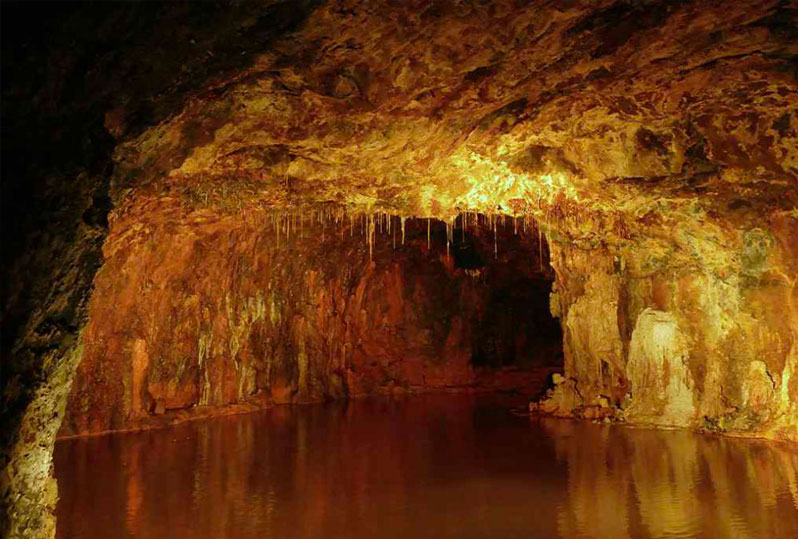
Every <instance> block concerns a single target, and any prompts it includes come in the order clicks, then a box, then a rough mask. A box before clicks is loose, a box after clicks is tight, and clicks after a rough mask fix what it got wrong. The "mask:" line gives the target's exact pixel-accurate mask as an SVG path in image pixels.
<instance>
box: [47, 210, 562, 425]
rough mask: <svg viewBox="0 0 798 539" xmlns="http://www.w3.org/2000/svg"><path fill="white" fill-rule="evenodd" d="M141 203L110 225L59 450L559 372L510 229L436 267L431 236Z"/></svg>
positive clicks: (547, 274) (436, 241)
mask: <svg viewBox="0 0 798 539" xmlns="http://www.w3.org/2000/svg"><path fill="white" fill-rule="evenodd" d="M153 204H155V203H152V202H151V203H145V204H143V207H140V208H131V209H130V210H129V211H128V212H127V213H126V214H125V216H124V217H122V218H120V220H118V221H114V223H113V226H112V230H111V234H110V236H109V238H108V240H107V241H106V245H105V259H106V262H105V264H104V266H103V268H102V269H101V270H100V272H99V273H98V274H97V278H96V281H95V292H94V294H93V296H92V301H91V303H90V305H89V323H88V326H87V328H86V334H85V339H84V350H85V351H84V353H83V360H82V362H81V364H80V366H79V367H78V371H77V376H76V379H75V383H74V386H73V392H72V396H71V399H70V401H69V406H68V408H67V414H66V418H65V421H64V425H63V427H62V433H63V434H76V433H91V432H102V431H106V430H115V429H128V428H136V427H142V426H148V425H157V424H162V423H163V422H164V421H171V420H177V419H181V418H185V417H190V416H192V415H198V414H199V415H207V414H209V413H214V412H213V410H216V413H225V410H224V409H223V408H227V409H230V410H232V411H235V410H240V409H242V408H241V407H240V406H236V405H245V408H243V409H252V408H257V407H264V406H268V405H271V404H285V403H297V402H300V403H301V402H313V401H319V400H326V399H334V398H345V397H350V396H359V395H366V394H373V393H392V392H396V391H426V390H430V389H439V390H451V389H467V390H480V389H482V390H485V389H504V390H509V389H523V390H527V391H529V390H532V391H537V390H538V388H539V387H540V385H541V383H542V381H543V378H544V377H545V375H546V374H547V373H548V372H549V370H550V369H551V368H556V367H557V365H558V363H559V362H561V361H562V359H561V357H560V353H559V352H560V342H559V340H560V337H559V328H558V327H557V323H556V322H555V321H554V320H553V319H552V318H551V316H550V315H549V313H548V311H547V303H546V299H547V295H548V291H549V289H550V286H551V279H552V277H553V275H552V274H551V270H550V268H549V267H548V266H547V265H546V266H543V265H542V264H540V263H538V262H537V258H538V256H539V253H540V252H541V247H540V246H539V245H538V239H539V237H538V235H537V233H536V232H535V231H533V230H532V229H531V228H529V229H528V230H527V231H526V232H525V231H524V226H523V224H522V225H520V230H519V225H518V224H517V223H513V222H512V221H510V220H504V222H503V223H501V224H499V225H498V226H497V227H496V231H495V237H494V232H492V231H491V229H490V228H489V224H486V223H484V222H483V223H482V224H478V223H477V222H476V221H477V219H478V217H477V216H475V215H474V216H467V219H470V220H471V223H470V226H469V227H467V229H466V230H465V231H464V230H463V229H462V226H463V218H461V219H459V220H458V221H457V225H456V228H453V229H452V230H451V236H452V238H451V239H452V244H451V245H450V246H449V250H450V254H448V255H447V248H446V241H447V235H446V228H447V226H448V225H447V224H446V223H443V222H441V221H429V222H428V220H426V219H424V220H421V219H414V220H408V221H406V222H404V223H403V222H402V220H401V219H399V218H396V217H389V216H386V215H382V214H380V215H377V216H376V217H374V216H372V215H360V216H356V217H354V216H350V215H347V214H344V213H342V212H337V213H331V212H323V213H316V214H314V213H311V214H310V215H304V214H295V215H273V214H267V213H250V214H247V215H246V217H244V218H239V217H227V218H223V219H216V218H214V217H213V215H212V214H209V212H207V211H200V212H189V213H186V214H181V213H180V210H179V208H175V207H174V206H170V205H169V203H168V202H163V201H159V202H158V204H160V205H161V207H160V208H159V209H158V210H156V209H155V208H154V207H153ZM479 219H480V220H484V218H479ZM389 225H390V226H391V229H390V231H389V230H388V227H389ZM428 226H429V227H430V231H431V234H430V243H429V247H428V243H427V228H428ZM369 238H371V241H370V242H369ZM494 241H495V242H496V244H495V247H496V248H497V251H496V253H495V254H494ZM498 247H500V248H501V250H500V251H499V250H498ZM120 276H122V278H120ZM231 405H232V406H231ZM164 413H166V416H167V417H165V418H161V417H159V416H162V415H163V414H164Z"/></svg>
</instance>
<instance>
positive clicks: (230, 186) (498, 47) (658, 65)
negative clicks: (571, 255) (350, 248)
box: [106, 1, 798, 219]
mask: <svg viewBox="0 0 798 539" xmlns="http://www.w3.org/2000/svg"><path fill="white" fill-rule="evenodd" d="M259 21H261V23H262V20H261V19H258V13H257V12H256V13H254V14H253V15H251V16H250V17H249V18H244V19H243V20H241V21H240V24H241V25H242V27H247V26H248V25H249V26H252V25H255V24H259ZM795 21H796V9H795V6H794V5H790V3H785V2H778V1H771V2H767V1H765V2H763V1H740V2H646V1H616V2H611V1H603V2H595V1H569V2H540V1H531V2H519V1H505V2H426V1H417V2H329V3H324V4H322V5H319V6H317V7H316V8H315V9H314V10H313V11H312V12H311V13H310V14H309V15H308V16H307V18H306V19H305V20H303V21H302V22H301V23H299V24H297V27H296V29H295V30H293V31H290V32H288V33H285V34H283V35H281V36H279V37H277V38H275V39H272V40H270V41H269V42H268V44H267V45H266V46H265V47H263V49H262V50H258V51H256V52H252V51H247V54H251V55H252V61H251V63H250V64H249V65H247V66H246V67H242V68H240V69H237V70H235V71H233V72H232V73H231V72H229V71H228V72H226V73H224V74H221V75H220V76H216V77H214V76H212V77H210V78H209V80H207V81H206V82H205V83H204V84H203V86H202V87H201V88H198V89H196V90H195V91H193V92H191V93H190V95H189V98H188V99H187V100H185V101H184V102H183V106H182V108H180V109H178V110H174V111H172V114H171V115H170V116H169V117H168V118H166V119H165V120H164V121H163V122H162V123H160V124H158V125H156V126H153V127H152V128H150V129H148V130H146V131H144V132H143V133H141V134H140V135H139V136H136V137H130V136H126V111H125V107H124V104H120V105H119V106H117V107H115V108H112V109H111V110H109V111H108V113H107V114H106V127H107V128H108V129H109V131H111V132H112V133H114V134H115V135H116V136H117V137H119V138H120V140H121V141H122V143H121V144H120V146H119V147H118V148H117V151H116V154H115V159H116V161H117V165H118V166H117V169H116V173H115V183H114V186H115V188H116V193H117V196H119V193H120V192H122V190H124V189H127V188H130V187H135V188H136V189H138V190H139V192H140V193H145V194H152V195H157V196H164V195H168V196H177V197H180V198H183V199H187V200H188V199H191V200H195V201H199V203H200V204H206V205H209V206H212V207H213V206H214V205H215V207H217V208H219V207H222V208H224V207H230V203H231V201H232V207H235V208H238V209H240V208H241V207H242V206H244V205H248V204H258V205H261V206H265V207H271V208H278V209H279V208H283V209H291V208H294V209H296V208H301V207H307V206H308V205H309V204H322V203H332V204H336V205H343V206H345V207H347V208H349V209H356V210H360V209H365V210H369V211H390V212H393V213H398V214H402V215H408V216H409V215H416V216H430V215H434V216H439V217H448V216H451V214H452V213H453V212H456V211H463V210H467V211H483V212H488V213H491V212H509V213H512V212H515V211H518V212H527V211H530V212H538V213H540V211H541V208H543V209H545V207H546V204H547V203H549V204H555V203H558V201H559V203H560V204H561V203H562V202H563V201H566V202H567V201H574V202H578V203H579V206H580V207H581V208H589V209H601V210H603V211H623V212H627V213H628V212H633V213H635V214H636V215H637V214H639V215H640V216H642V215H645V214H646V213H647V212H649V211H651V210H652V209H657V210H662V209H663V207H664V206H663V205H665V206H667V207H666V208H665V209H667V210H674V211H676V210H678V209H679V208H683V207H685V205H687V206H690V208H691V211H695V210H694V208H693V207H694V205H695V204H699V205H700V206H701V207H702V208H703V209H706V210H707V211H710V212H731V213H735V214H740V215H741V216H743V217H741V219H745V215H746V214H747V213H746V210H750V209H752V208H753V209H754V211H749V212H748V214H750V215H749V216H748V218H751V219H753V218H756V215H757V213H758V212H759V211H760V210H761V208H763V207H767V208H768V211H789V210H791V209H793V208H795V207H796V201H797V200H796V198H797V197H796V192H798V189H796V188H797V187H798V135H796V132H797V130H798V63H797V62H796V58H798V31H796V26H794V23H795ZM202 54H211V55H212V54H213V53H212V52H210V51H202ZM530 203H532V204H530ZM666 213H667V212H666Z"/></svg>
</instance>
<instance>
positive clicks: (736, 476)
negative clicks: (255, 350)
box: [55, 395, 798, 539]
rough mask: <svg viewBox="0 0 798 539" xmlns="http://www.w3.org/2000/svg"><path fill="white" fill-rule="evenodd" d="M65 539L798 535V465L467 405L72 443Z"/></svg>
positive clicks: (59, 450) (64, 444) (663, 434)
mask: <svg viewBox="0 0 798 539" xmlns="http://www.w3.org/2000/svg"><path fill="white" fill-rule="evenodd" d="M55 462H56V465H55V466H56V468H55V469H56V476H57V477H58V484H59V489H60V494H61V500H60V502H59V504H58V537H60V538H73V537H74V538H103V539H111V538H115V537H147V538H161V537H163V538H168V539H184V538H206V537H207V538H236V539H237V538H255V537H257V538H269V537H275V538H281V539H291V538H294V537H302V538H316V537H336V538H338V537H340V538H352V539H358V538H366V537H369V538H371V537H389V538H392V537H396V538H403V539H405V538H413V537H432V538H445V537H457V538H469V537H484V538H504V537H542V538H546V537H568V538H570V537H609V538H624V537H713V538H714V537H718V538H722V537H733V538H737V537H740V538H743V537H754V538H781V537H784V538H796V537H798V452H796V450H795V449H794V448H792V447H790V446H783V445H776V444H770V443H764V442H759V441H748V440H737V439H723V438H712V437H704V436H699V435H695V434H691V433H688V432H684V431H665V430H648V429H631V428H624V427H617V426H605V425H594V424H591V423H584V422H572V421H568V420H544V421H537V420H530V419H529V418H525V417H516V416H513V415H510V414H508V413H507V408H506V403H503V402H499V401H497V400H495V399H494V398H486V397H473V396H468V395H438V396H415V397H408V398H402V399H393V400H391V399H370V400H357V401H353V402H350V403H348V404H346V403H341V404H326V405H312V406H300V407H280V408H275V409H272V410H267V411H264V412H262V413H257V414H250V415H242V416H234V417H224V418H217V419H211V420H202V421H196V422H190V423H185V424H182V425H178V426H176V427H171V428H168V429H163V430H153V431H148V432H140V433H129V434H116V435H109V436H102V437H95V438H83V439H75V440H63V441H60V442H58V443H57V444H56V451H55Z"/></svg>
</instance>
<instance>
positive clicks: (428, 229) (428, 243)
mask: <svg viewBox="0 0 798 539" xmlns="http://www.w3.org/2000/svg"><path fill="white" fill-rule="evenodd" d="M430 226H431V225H430V218H429V217H428V218H427V251H429V245H430V240H429V237H430V233H429V232H430Z"/></svg>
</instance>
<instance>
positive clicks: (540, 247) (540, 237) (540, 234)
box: [538, 224, 543, 271]
mask: <svg viewBox="0 0 798 539" xmlns="http://www.w3.org/2000/svg"><path fill="white" fill-rule="evenodd" d="M538 258H539V259H540V271H543V231H542V230H541V228H540V224H538Z"/></svg>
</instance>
